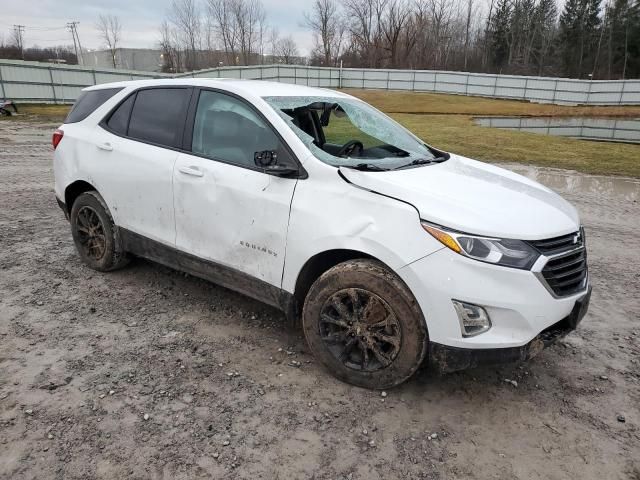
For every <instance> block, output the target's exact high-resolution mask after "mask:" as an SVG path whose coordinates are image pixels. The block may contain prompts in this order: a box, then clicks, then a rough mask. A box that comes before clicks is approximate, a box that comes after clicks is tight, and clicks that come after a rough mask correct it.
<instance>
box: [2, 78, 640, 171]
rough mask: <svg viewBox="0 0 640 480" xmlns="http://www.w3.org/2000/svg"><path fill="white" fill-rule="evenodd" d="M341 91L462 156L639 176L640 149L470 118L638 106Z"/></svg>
mask: <svg viewBox="0 0 640 480" xmlns="http://www.w3.org/2000/svg"><path fill="white" fill-rule="evenodd" d="M345 91H346V92H347V93H349V94H351V95H354V96H357V97H359V98H361V99H363V100H365V101H367V102H369V103H371V104H372V105H374V106H376V107H377V108H379V109H380V110H382V111H384V112H386V113H387V114H389V115H391V116H392V117H393V118H395V119H396V120H397V121H398V122H400V123H402V124H403V125H404V126H405V127H407V128H409V129H410V130H411V131H413V132H414V133H415V134H416V135H418V136H419V137H420V138H422V139H423V140H424V141H425V142H427V143H429V144H432V145H434V146H436V147H438V148H441V149H443V150H447V151H450V152H454V153H458V154H460V155H465V156H468V157H472V158H476V159H479V160H486V161H491V162H518V163H527V164H534V165H541V166H547V167H556V168H566V169H574V170H578V171H581V172H585V173H593V174H604V175H626V176H631V177H640V145H629V144H617V143H604V142H590V141H585V140H574V139H571V138H562V137H554V136H549V135H540V134H533V133H526V132H516V131H510V130H499V129H495V128H487V127H480V126H477V125H475V124H474V123H473V117H474V116H489V115H498V116H502V115H527V116H574V117H575V116H620V117H640V106H631V107H581V106H579V107H571V106H559V105H545V104H534V103H527V102H520V101H513V100H494V99H488V98H480V97H465V96H460V95H445V94H433V93H410V92H388V91H380V90H345ZM19 108H20V112H21V113H26V114H28V115H30V116H33V117H37V118H43V119H44V118H46V119H51V120H54V121H62V119H63V118H64V116H65V115H66V112H67V111H68V109H69V107H68V106H64V105H26V104H25V105H20V106H19ZM14 118H20V117H14ZM343 133H344V134H347V133H348V132H347V131H344V132H343Z"/></svg>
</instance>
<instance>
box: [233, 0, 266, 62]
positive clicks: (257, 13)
mask: <svg viewBox="0 0 640 480" xmlns="http://www.w3.org/2000/svg"><path fill="white" fill-rule="evenodd" d="M233 6H234V9H233V13H234V16H235V21H236V25H237V28H238V40H239V43H240V54H241V56H242V61H243V63H244V64H245V65H251V63H252V59H253V57H254V55H255V54H256V53H257V52H258V51H259V50H260V49H261V47H258V40H259V38H260V35H259V31H260V27H259V25H261V24H262V23H264V22H265V21H266V12H265V10H264V7H263V5H262V2H260V0H235V1H234V2H233Z"/></svg>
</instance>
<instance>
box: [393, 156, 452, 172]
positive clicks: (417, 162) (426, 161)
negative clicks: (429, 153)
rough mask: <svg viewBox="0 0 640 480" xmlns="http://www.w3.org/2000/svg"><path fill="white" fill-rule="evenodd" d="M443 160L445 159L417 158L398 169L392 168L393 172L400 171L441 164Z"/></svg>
mask: <svg viewBox="0 0 640 480" xmlns="http://www.w3.org/2000/svg"><path fill="white" fill-rule="evenodd" d="M445 160H446V157H435V158H418V159H416V160H413V161H412V162H409V163H407V164H405V165H400V166H399V167H396V168H394V170H401V169H403V168H409V167H415V166H417V165H429V164H430V163H441V162H444V161H445Z"/></svg>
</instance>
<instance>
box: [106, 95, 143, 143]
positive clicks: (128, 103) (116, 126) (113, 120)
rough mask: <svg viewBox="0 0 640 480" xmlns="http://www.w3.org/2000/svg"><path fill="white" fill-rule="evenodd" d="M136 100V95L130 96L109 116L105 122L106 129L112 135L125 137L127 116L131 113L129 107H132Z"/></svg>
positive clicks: (127, 123)
mask: <svg viewBox="0 0 640 480" xmlns="http://www.w3.org/2000/svg"><path fill="white" fill-rule="evenodd" d="M135 98H136V94H135V93H134V94H133V95H130V96H129V98H127V99H126V100H125V101H124V102H122V103H121V104H120V106H118V108H116V110H115V111H114V112H113V113H112V114H111V116H110V117H109V120H108V121H107V127H109V130H111V131H112V132H113V133H117V134H118V135H123V136H124V135H126V134H127V126H128V125H129V114H130V113H131V107H132V106H133V101H134V100H135Z"/></svg>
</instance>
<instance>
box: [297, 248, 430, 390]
mask: <svg viewBox="0 0 640 480" xmlns="http://www.w3.org/2000/svg"><path fill="white" fill-rule="evenodd" d="M349 319H351V321H349ZM302 326H303V330H304V334H305V337H306V339H307V343H308V345H309V349H310V350H311V351H312V352H313V353H314V355H315V357H316V358H317V359H318V360H319V361H320V362H321V363H322V364H323V365H324V366H325V367H326V368H327V369H328V370H329V372H331V373H332V374H333V375H334V376H336V377H337V378H338V379H340V380H342V381H344V382H347V383H350V384H353V385H357V386H359V387H365V388H370V389H385V388H391V387H394V386H396V385H399V384H401V383H403V382H404V381H406V380H407V379H409V378H410V377H411V376H412V375H413V374H414V373H415V372H416V370H417V369H418V368H419V367H420V365H421V364H422V362H423V360H424V358H425V355H426V353H427V345H428V334H427V328H426V323H425V321H424V317H423V315H422V312H421V311H420V308H419V306H418V303H417V302H416V300H415V298H414V297H413V295H412V294H411V292H410V291H409V289H408V287H407V286H406V285H405V284H404V282H402V280H400V278H398V277H397V276H396V275H395V274H394V273H393V272H391V271H389V270H388V269H387V268H386V267H385V266H384V265H382V264H381V263H380V262H377V261H375V260H368V259H358V260H349V261H346V262H343V263H340V264H338V265H336V266H335V267H333V268H331V269H329V270H328V271H326V272H325V273H324V274H322V275H321V276H320V277H319V278H318V279H317V280H316V281H315V283H314V284H313V285H312V286H311V289H310V290H309V293H308V294H307V297H306V299H305V302H304V307H303V311H302Z"/></svg>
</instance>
